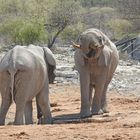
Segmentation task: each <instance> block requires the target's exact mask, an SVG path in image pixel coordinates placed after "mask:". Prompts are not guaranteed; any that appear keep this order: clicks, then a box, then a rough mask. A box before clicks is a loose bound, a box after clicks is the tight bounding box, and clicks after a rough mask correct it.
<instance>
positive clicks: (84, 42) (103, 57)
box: [73, 29, 112, 66]
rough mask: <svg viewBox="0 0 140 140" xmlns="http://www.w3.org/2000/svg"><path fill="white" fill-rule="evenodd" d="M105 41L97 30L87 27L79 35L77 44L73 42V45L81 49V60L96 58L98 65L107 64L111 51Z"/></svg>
mask: <svg viewBox="0 0 140 140" xmlns="http://www.w3.org/2000/svg"><path fill="white" fill-rule="evenodd" d="M107 41H108V40H107V38H106V37H105V36H104V35H103V34H102V33H101V32H100V31H99V30H97V29H88V30H87V31H85V32H83V33H82V34H81V35H80V36H79V39H78V43H77V44H76V43H74V42H73V47H74V48H76V49H79V50H80V51H81V54H82V56H80V57H81V61H83V62H84V59H88V60H97V61H98V64H99V65H104V66H107V65H108V64H109V58H110V55H111V52H112V51H111V49H109V48H108V47H106V42H107ZM83 62H82V63H83Z"/></svg>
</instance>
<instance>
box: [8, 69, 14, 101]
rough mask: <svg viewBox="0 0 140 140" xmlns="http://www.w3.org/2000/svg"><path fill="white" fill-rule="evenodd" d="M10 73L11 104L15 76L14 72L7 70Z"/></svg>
mask: <svg viewBox="0 0 140 140" xmlns="http://www.w3.org/2000/svg"><path fill="white" fill-rule="evenodd" d="M9 73H10V78H11V79H10V93H11V97H12V102H14V85H15V84H14V83H15V74H16V70H9Z"/></svg>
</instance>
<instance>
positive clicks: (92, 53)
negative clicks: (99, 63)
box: [86, 49, 96, 58]
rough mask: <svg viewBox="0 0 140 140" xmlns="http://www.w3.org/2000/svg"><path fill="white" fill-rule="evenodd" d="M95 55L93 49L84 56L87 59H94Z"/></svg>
mask: <svg viewBox="0 0 140 140" xmlns="http://www.w3.org/2000/svg"><path fill="white" fill-rule="evenodd" d="M95 54H96V51H95V49H91V50H90V51H89V52H88V53H87V54H86V56H87V57H88V58H91V57H95Z"/></svg>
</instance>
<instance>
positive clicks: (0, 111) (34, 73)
mask: <svg viewBox="0 0 140 140" xmlns="http://www.w3.org/2000/svg"><path fill="white" fill-rule="evenodd" d="M50 66H51V68H50ZM55 67H56V61H55V58H54V55H53V54H52V52H51V51H50V50H49V49H48V48H45V47H44V48H41V47H39V46H34V45H29V46H15V47H14V48H13V49H11V50H10V51H8V52H7V53H6V54H5V55H4V57H3V58H2V59H1V62H0V92H1V96H2V103H1V108H0V125H4V124H5V117H6V114H7V112H8V109H9V107H10V105H11V103H12V101H14V102H15V104H16V114H15V120H14V124H16V125H22V124H24V119H23V116H24V115H25V124H32V123H33V120H32V99H33V98H34V97H36V100H37V103H38V106H39V107H40V108H39V109H38V110H39V111H40V110H41V112H42V114H43V118H44V123H52V116H51V112H50V103H49V82H50V81H49V80H51V82H52V81H53V80H54V70H55ZM48 73H49V74H48Z"/></svg>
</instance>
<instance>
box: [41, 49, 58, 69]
mask: <svg viewBox="0 0 140 140" xmlns="http://www.w3.org/2000/svg"><path fill="white" fill-rule="evenodd" d="M43 50H44V55H45V61H46V63H48V64H49V65H51V66H54V67H56V60H55V57H54V55H53V53H52V52H51V50H50V49H49V48H47V47H43Z"/></svg>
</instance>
